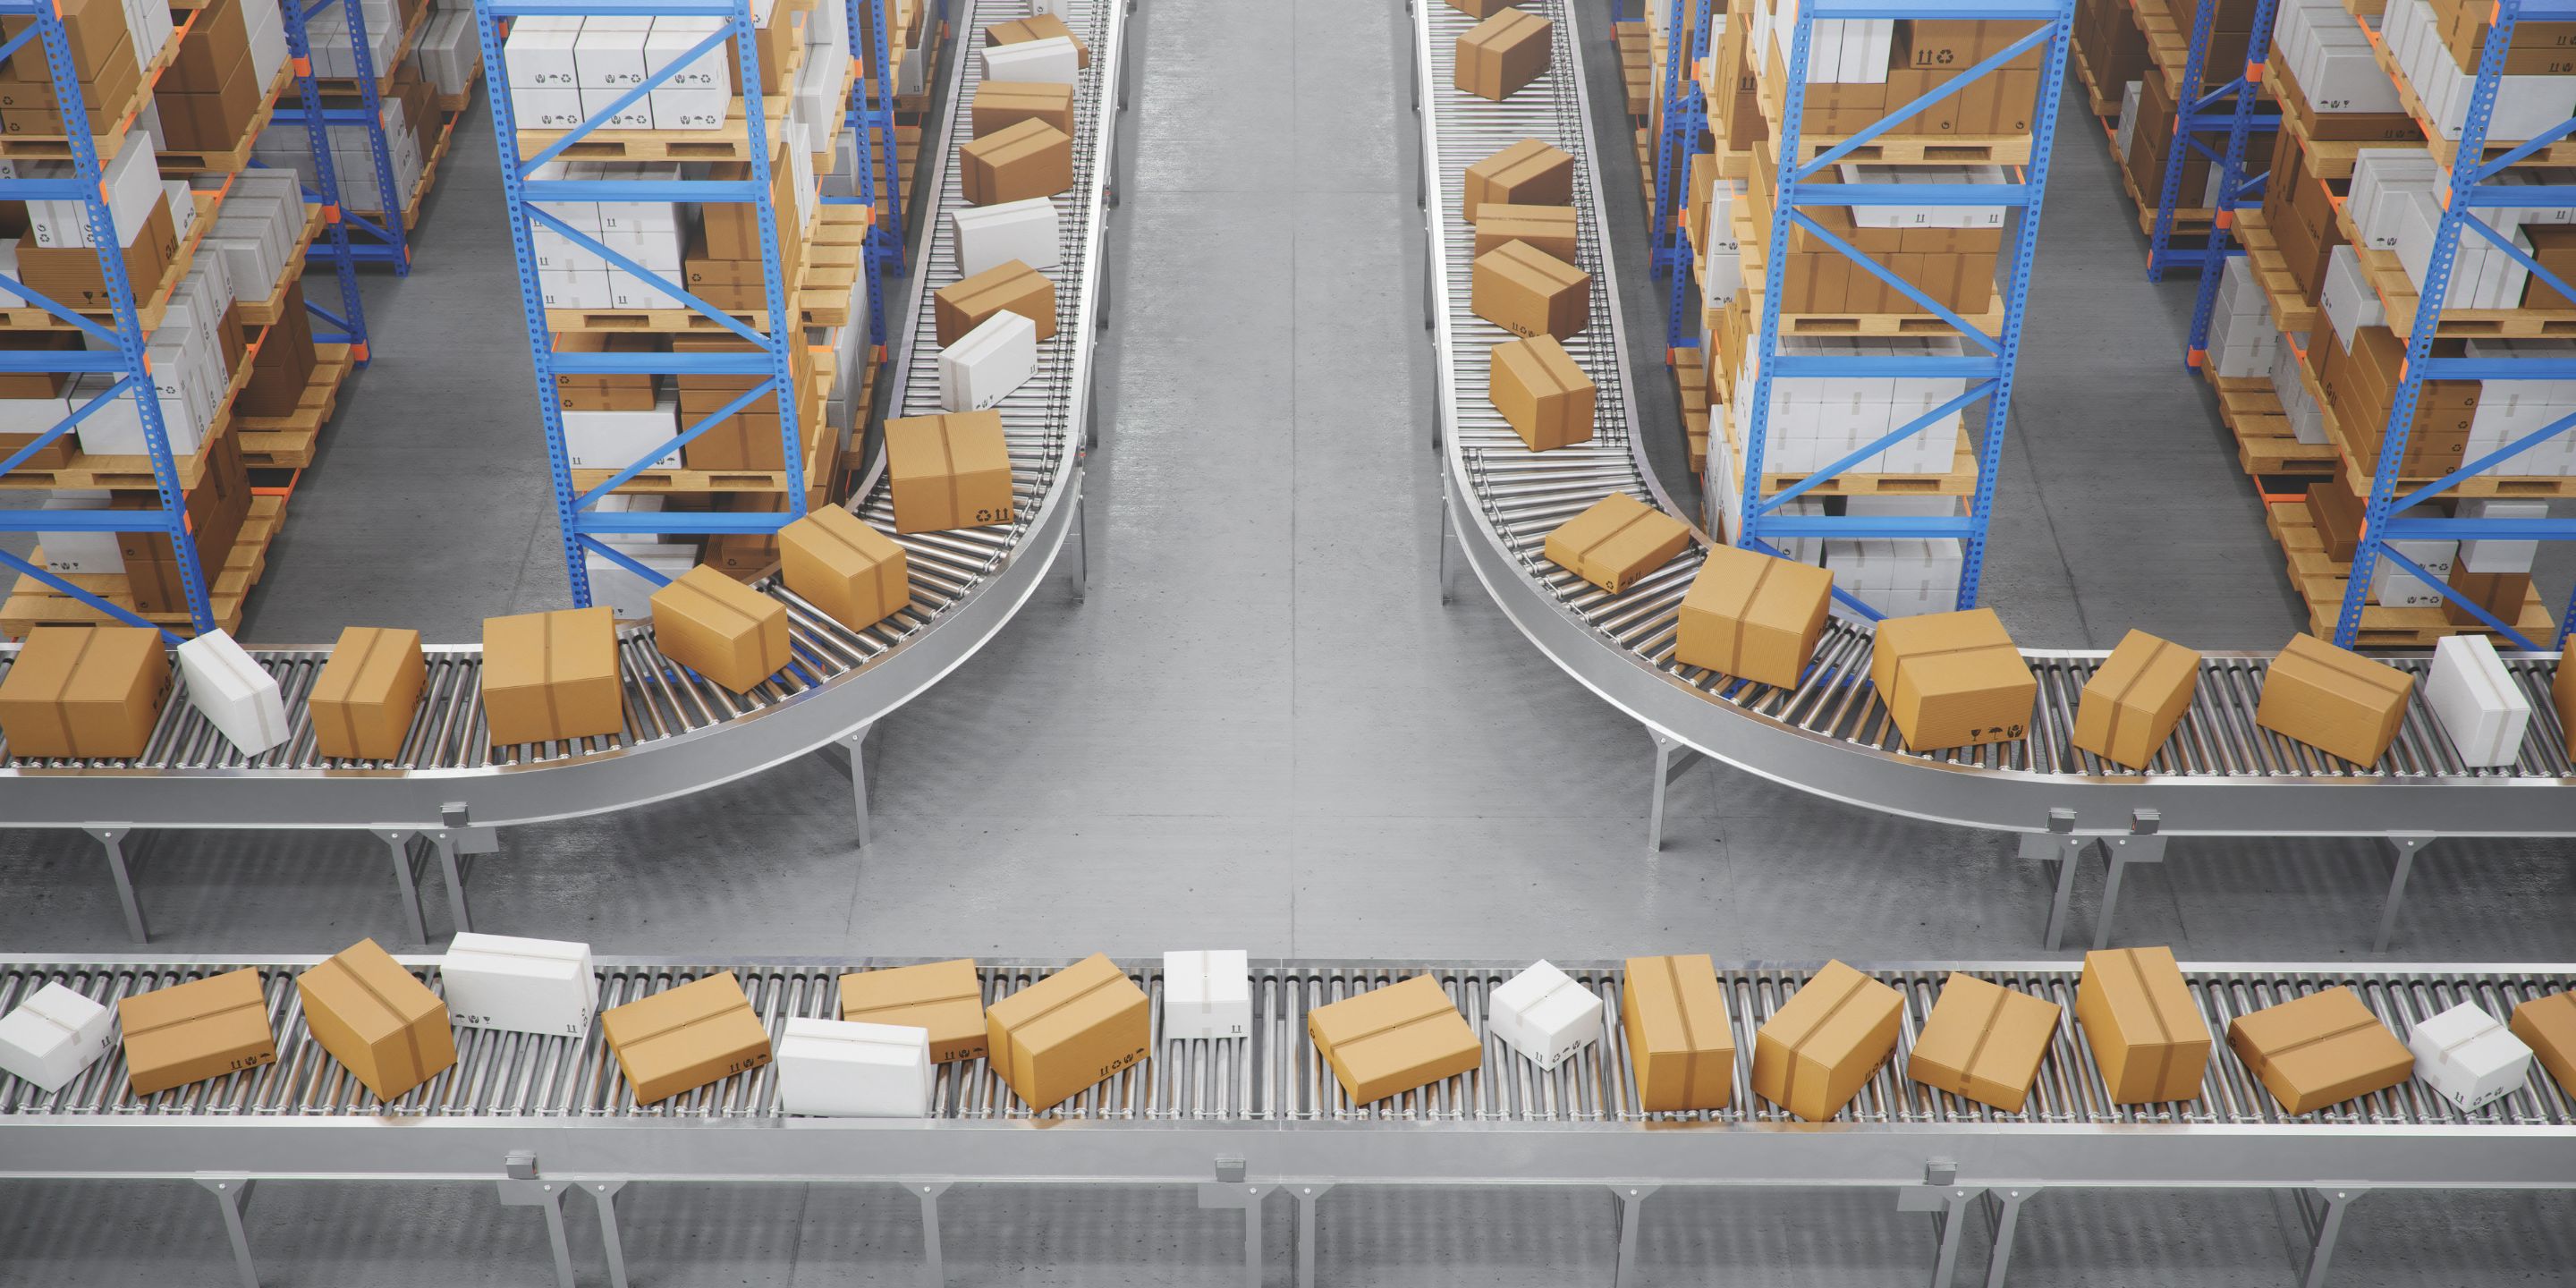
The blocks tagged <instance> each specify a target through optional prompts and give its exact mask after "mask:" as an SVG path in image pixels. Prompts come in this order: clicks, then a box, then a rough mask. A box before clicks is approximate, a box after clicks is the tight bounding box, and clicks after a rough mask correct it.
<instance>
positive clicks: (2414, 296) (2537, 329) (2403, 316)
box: [2352, 230, 2576, 342]
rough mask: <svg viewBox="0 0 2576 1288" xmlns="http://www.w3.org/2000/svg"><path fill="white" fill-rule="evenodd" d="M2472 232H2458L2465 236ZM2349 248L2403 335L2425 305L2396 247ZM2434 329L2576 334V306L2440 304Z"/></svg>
mask: <svg viewBox="0 0 2576 1288" xmlns="http://www.w3.org/2000/svg"><path fill="white" fill-rule="evenodd" d="M2356 231H2357V230H2356ZM2476 235H2477V234H2475V233H2468V232H2463V233H2462V234H2461V236H2462V237H2464V238H2466V237H2474V236H2476ZM2352 249H2353V254H2354V255H2355V256H2357V257H2359V258H2360V260H2361V270H2362V272H2363V273H2365V274H2367V275H2368V276H2369V278H2370V286H2371V289H2372V290H2374V291H2377V292H2378V293H2379V302H2380V303H2381V304H2382V305H2384V306H2386V308H2387V310H2388V329H2389V330H2391V331H2394V332H2396V333H2397V338H2398V340H2399V341H2401V342H2403V341H2405V340H2406V339H2407V338H2408V337H2409V336H2410V335H2412V333H2413V332H2414V330H2415V314H2416V311H2417V310H2418V309H2421V308H2422V307H2423V304H2424V297H2423V296H2422V295H2421V294H2420V293H2418V292H2417V291H2416V289H2415V282H2414V280H2413V279H2411V278H2409V277H2407V276H2406V266H2405V265H2404V264H2403V263H2401V262H2400V261H2399V260H2398V258H2397V252H2395V251H2393V250H2376V249H2373V248H2371V247H2368V246H2364V245H2362V244H2360V242H2358V241H2355V242H2354V243H2353V248H2352ZM2433 334H2434V335H2436V336H2439V337H2441V338H2444V339H2454V338H2457V339H2514V340H2529V339H2542V338H2549V337H2567V336H2576V309H2521V308H2514V309H2444V310H2442V320H2441V323H2440V325H2438V326H2436V327H2435V328H2434V329H2433Z"/></svg>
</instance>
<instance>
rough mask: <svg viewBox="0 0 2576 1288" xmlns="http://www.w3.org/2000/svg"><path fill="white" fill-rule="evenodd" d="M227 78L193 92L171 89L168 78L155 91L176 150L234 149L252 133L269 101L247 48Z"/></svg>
mask: <svg viewBox="0 0 2576 1288" xmlns="http://www.w3.org/2000/svg"><path fill="white" fill-rule="evenodd" d="M223 77H224V78H223V79H222V80H220V81H217V82H216V83H215V84H213V85H211V86H209V87H208V88H206V89H205V90H203V91H191V92H182V91H178V90H174V89H172V88H170V86H169V84H168V82H167V80H166V78H165V80H164V81H163V83H162V84H161V86H160V87H159V88H158V89H156V90H154V91H153V95H152V101H153V102H154V103H155V104H156V105H157V106H158V107H159V108H160V112H161V128H162V131H163V132H164V133H166V134H168V135H169V136H170V139H169V142H170V148H171V150H172V151H182V152H225V151H230V150H231V149H232V148H233V147H234V146H235V145H237V144H239V143H240V142H241V141H242V140H243V138H244V137H245V136H246V135H248V134H249V132H250V125H251V122H252V121H253V120H255V119H257V118H258V116H259V109H260V107H261V106H262V105H263V104H264V103H265V102H266V101H267V98H268V86H266V85H264V84H261V83H260V80H259V76H258V73H256V72H255V71H253V70H252V66H251V58H250V54H249V53H248V51H246V50H245V51H244V52H243V53H241V54H240V55H238V56H236V57H235V58H234V60H233V63H232V66H230V67H229V68H226V69H225V70H224V73H223Z"/></svg>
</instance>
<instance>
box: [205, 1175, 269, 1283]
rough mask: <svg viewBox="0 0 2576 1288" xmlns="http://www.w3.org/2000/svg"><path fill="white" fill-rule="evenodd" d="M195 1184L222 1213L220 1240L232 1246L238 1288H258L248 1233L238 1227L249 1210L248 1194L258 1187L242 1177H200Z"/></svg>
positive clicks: (246, 1230) (255, 1267) (245, 1229)
mask: <svg viewBox="0 0 2576 1288" xmlns="http://www.w3.org/2000/svg"><path fill="white" fill-rule="evenodd" d="M197 1184H199V1185H201V1186H204V1187H205V1190H206V1192H207V1193H208V1194H212V1195H214V1196H215V1206H217V1207H219V1208H221V1209H223V1213H224V1237H225V1238H227V1239H229V1240H231V1241H232V1245H233V1274H234V1277H236V1278H237V1279H239V1280H240V1281H241V1288H259V1269H258V1267H257V1266H255V1265H253V1264H252V1263H251V1259H250V1231H249V1230H248V1229H247V1228H246V1227H245V1226H243V1224H242V1213H243V1212H245V1211H247V1210H249V1208H250V1194H251V1190H252V1188H253V1187H254V1186H255V1185H257V1184H258V1183H257V1182H255V1181H252V1180H251V1179H249V1178H248V1177H242V1176H200V1177H198V1178H197Z"/></svg>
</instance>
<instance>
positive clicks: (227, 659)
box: [178, 630, 289, 756]
mask: <svg viewBox="0 0 2576 1288" xmlns="http://www.w3.org/2000/svg"><path fill="white" fill-rule="evenodd" d="M178 653H179V671H180V674H182V675H183V676H185V677H186V678H187V681H188V703H189V705H191V706H194V707H195V708H196V709H197V710H198V711H200V712H203V713H204V714H205V717H206V719H207V720H208V721H210V722H212V723H213V724H214V726H215V728H217V729H219V730H221V731H222V732H223V735H224V737H225V738H227V739H229V740H231V742H232V744H233V746H235V747H237V748H240V749H241V752H242V754H243V755H246V756H256V755H258V754H259V753H261V752H263V751H267V750H268V749H269V748H271V747H275V746H276V745H278V744H279V743H282V742H284V741H286V738H287V734H288V732H289V730H288V729H287V725H286V699H285V698H284V697H283V696H282V695H281V694H280V693H279V692H278V688H277V677H276V676H273V675H270V674H269V673H268V672H267V671H266V670H265V669H263V668H262V667H261V666H260V664H259V663H258V662H257V661H255V660H253V659H252V657H251V655H250V654H249V653H246V652H244V651H243V650H242V646H241V645H239V644H236V643H234V642H233V637H232V636H230V635H227V634H225V633H224V632H222V631H220V630H215V631H208V632H206V633H205V634H203V635H200V636H198V637H196V638H195V639H192V640H188V641H186V642H185V643H182V644H181V645H179V649H178Z"/></svg>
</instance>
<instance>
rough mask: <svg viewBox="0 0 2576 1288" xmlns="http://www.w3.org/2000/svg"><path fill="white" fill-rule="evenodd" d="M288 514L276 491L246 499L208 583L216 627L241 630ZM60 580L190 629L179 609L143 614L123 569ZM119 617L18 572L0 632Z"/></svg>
mask: <svg viewBox="0 0 2576 1288" xmlns="http://www.w3.org/2000/svg"><path fill="white" fill-rule="evenodd" d="M285 518H286V498H285V497H282V496H278V495H275V494H263V493H254V494H253V495H252V496H251V499H250V516H249V517H248V518H246V519H244V520H242V527H241V535H240V536H239V537H237V538H235V539H234V541H233V548H232V550H231V551H230V552H229V553H228V554H226V555H225V557H224V566H223V567H222V568H221V569H219V570H217V572H216V573H215V576H214V577H213V578H212V579H211V580H210V581H209V582H208V583H207V585H206V598H207V600H208V601H209V603H208V605H207V606H208V608H209V609H210V610H211V613H212V616H213V617H214V619H215V626H216V628H217V629H218V630H222V631H226V632H239V631H240V630H241V615H242V601H243V600H244V599H246V598H248V597H249V595H250V589H251V587H253V586H256V585H258V584H259V581H260V578H261V577H263V576H265V575H266V574H267V572H268V547H269V543H270V542H272V541H275V540H276V539H277V530H278V528H279V527H280V526H281V525H282V524H283V523H284V521H285ZM34 558H35V561H36V562H38V563H41V562H43V561H44V552H43V551H42V550H38V551H37V552H36V553H35V556H34ZM63 580H65V581H68V582H70V583H72V584H73V585H75V586H78V587H80V588H81V589H82V590H85V591H88V592H89V593H91V594H93V595H96V596H98V597H99V598H101V599H104V600H106V601H108V602H109V603H111V604H114V605H116V606H117V607H119V608H122V609H125V610H126V611H127V612H132V613H135V614H136V615H137V616H139V617H141V618H142V619H143V620H145V621H147V622H150V623H152V624H153V625H155V626H161V627H166V628H168V629H170V630H173V631H176V632H178V633H179V634H181V635H188V634H193V633H194V628H193V627H192V625H191V624H190V623H189V621H188V615H187V614H186V613H184V612H180V613H144V612H138V611H137V610H136V609H135V606H134V596H133V594H132V587H131V586H130V585H129V583H128V582H127V581H126V579H125V575H124V574H123V573H107V574H100V575H75V576H69V577H65V578H63ZM117 620H118V619H116V618H112V617H110V616H108V615H107V614H106V613H103V612H100V611H99V610H98V609H95V608H92V607H90V606H89V605H88V604H85V603H83V602H81V601H80V600H77V599H74V598H72V597H71V596H69V595H66V594H64V593H62V592H61V591H59V590H57V589H55V588H54V587H53V586H51V585H49V584H47V583H45V582H43V581H41V580H38V579H37V578H34V577H26V576H21V577H19V578H18V579H17V582H16V583H15V584H14V585H13V586H12V587H11V589H10V594H9V598H8V600H7V601H6V602H0V635H5V636H7V637H8V638H10V639H21V640H22V639H25V638H26V637H27V633H28V632H29V631H32V630H34V629H35V628H37V627H39V626H90V625H98V624H101V623H111V622H115V621H117Z"/></svg>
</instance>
